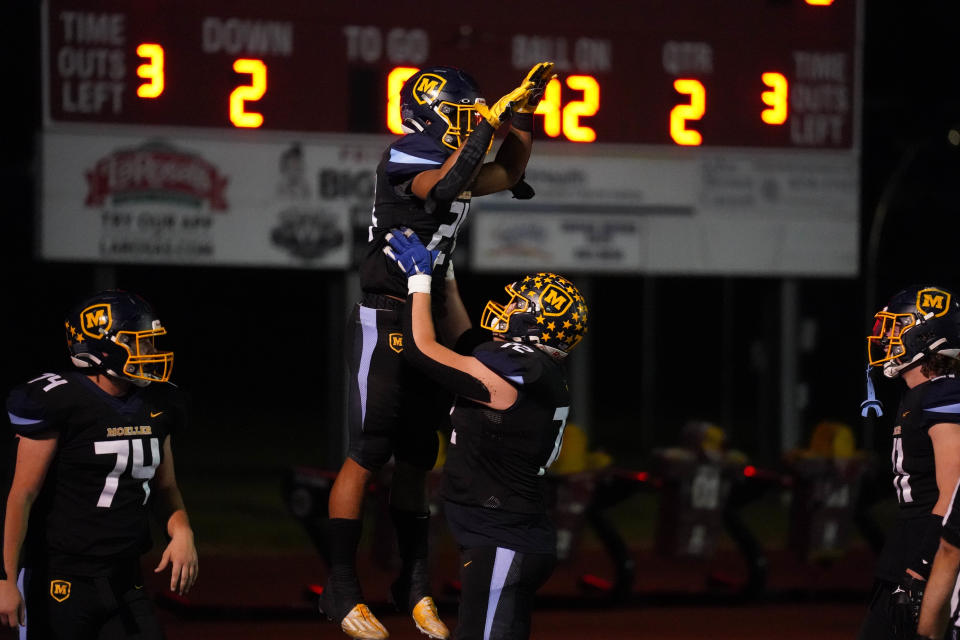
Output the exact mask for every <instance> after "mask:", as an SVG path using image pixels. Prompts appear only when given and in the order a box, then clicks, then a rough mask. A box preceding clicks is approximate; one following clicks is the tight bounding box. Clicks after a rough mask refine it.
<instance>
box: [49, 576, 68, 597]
mask: <svg viewBox="0 0 960 640" xmlns="http://www.w3.org/2000/svg"><path fill="white" fill-rule="evenodd" d="M50 597H51V598H53V599H54V600H56V601H57V602H63V601H64V600H66V599H67V598H69V597H70V583H69V582H67V581H66V580H51V581H50Z"/></svg>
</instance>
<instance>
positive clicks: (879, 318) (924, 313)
mask: <svg viewBox="0 0 960 640" xmlns="http://www.w3.org/2000/svg"><path fill="white" fill-rule="evenodd" d="M874 318H876V322H875V323H874V325H873V333H872V335H870V336H869V337H867V357H868V358H869V362H870V364H871V365H872V366H876V365H880V364H882V365H883V374H884V375H885V376H887V377H888V378H895V377H897V376H899V375H900V373H901V372H902V371H903V370H904V369H906V368H907V367H909V366H911V365H913V364H916V363H918V362H920V361H921V360H922V359H923V358H925V357H926V356H928V355H930V354H933V353H939V354H941V355H944V356H948V357H950V358H957V357H960V303H958V302H957V299H956V296H954V295H953V294H952V293H951V292H950V291H947V290H946V289H943V288H941V287H936V286H915V287H911V288H909V289H904V290H903V291H900V292H899V293H897V294H896V295H895V296H893V298H892V299H891V300H890V302H889V303H887V306H885V307H884V308H883V309H881V310H880V311H878V312H877V313H876V315H874Z"/></svg>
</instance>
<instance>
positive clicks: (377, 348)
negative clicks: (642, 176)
mask: <svg viewBox="0 0 960 640" xmlns="http://www.w3.org/2000/svg"><path fill="white" fill-rule="evenodd" d="M552 69H553V63H551V62H542V63H538V64H536V65H534V66H533V68H532V69H531V70H530V71H529V73H528V74H527V75H526V77H525V78H524V79H523V81H522V83H521V84H520V85H519V86H518V87H517V88H516V89H514V90H512V91H511V92H509V93H508V94H506V95H505V96H503V97H502V98H500V99H499V100H497V101H496V102H495V103H494V104H492V105H487V104H486V103H485V101H484V100H483V98H482V97H481V95H480V91H479V88H478V87H477V84H476V82H475V81H474V80H473V78H471V77H470V75H468V74H467V73H466V72H464V71H463V70H461V69H457V68H454V67H445V66H439V67H427V68H425V69H422V70H420V71H418V72H417V73H415V74H414V75H413V76H411V77H410V79H409V80H407V82H406V83H404V85H403V87H402V88H401V90H400V101H399V102H400V115H401V119H402V122H403V126H404V130H405V131H407V134H406V135H404V136H401V137H400V138H398V139H397V140H395V141H394V142H393V143H391V144H390V145H389V146H388V147H387V148H386V150H385V151H384V153H383V156H382V159H381V161H380V163H379V164H378V166H377V171H376V185H375V196H374V197H375V200H374V205H373V211H372V218H371V225H370V229H369V237H368V242H367V247H366V251H365V254H364V256H363V258H362V260H361V264H360V268H359V275H360V288H361V291H362V294H361V298H360V301H359V302H358V303H357V304H355V305H354V307H353V309H352V312H351V314H350V318H349V319H348V322H347V329H346V342H347V343H346V349H345V351H346V357H347V361H348V368H349V376H350V377H349V384H348V411H347V415H348V423H349V434H350V437H349V448H348V452H347V457H346V460H344V462H343V464H342V466H341V468H340V470H339V472H338V473H337V477H336V480H335V481H334V485H333V487H332V489H331V491H330V498H329V502H328V514H329V520H328V521H327V534H326V538H327V540H328V545H329V546H328V553H327V557H328V558H329V559H330V567H329V575H328V577H327V582H326V585H325V587H324V590H323V593H322V594H321V595H320V599H319V606H320V609H321V611H322V612H323V614H324V615H325V616H326V617H327V618H329V619H331V620H334V621H336V622H338V623H339V624H340V627H341V629H342V630H343V631H344V632H345V633H346V634H347V635H349V636H351V637H353V638H365V639H368V640H376V639H379V638H386V637H388V635H389V634H388V632H387V630H386V628H384V626H383V625H382V624H381V623H380V621H379V620H377V618H376V617H375V616H374V615H373V614H372V613H371V612H370V609H369V607H368V606H367V605H366V604H365V597H364V594H363V591H362V589H361V586H360V581H359V578H358V576H357V571H356V554H357V549H358V546H359V541H360V534H361V528H362V507H363V499H364V495H365V492H366V486H367V484H368V483H369V481H370V479H371V477H372V476H373V474H375V473H377V472H379V471H380V470H381V469H382V468H383V467H384V465H385V464H386V463H387V462H388V461H390V459H391V458H392V459H393V462H394V465H393V467H394V468H393V476H392V478H391V481H390V513H391V519H392V520H393V524H394V527H395V530H396V535H397V543H398V551H399V556H400V565H401V566H400V572H399V576H398V577H397V579H396V580H395V581H394V582H393V584H392V586H391V589H390V591H391V593H390V596H391V599H392V600H393V602H394V604H395V605H396V606H397V607H398V608H399V609H400V610H401V611H404V612H406V613H408V614H410V615H412V617H413V619H414V622H415V624H416V626H417V628H418V629H420V631H422V632H423V633H425V634H427V635H429V636H431V637H433V638H438V639H443V638H447V637H449V635H450V632H449V630H448V629H447V627H446V626H445V625H444V623H443V621H442V620H441V619H440V617H439V614H438V611H437V608H436V604H435V602H434V600H433V597H432V587H431V582H430V576H429V571H428V556H429V553H428V551H429V549H428V546H429V545H428V535H429V514H430V512H429V503H428V499H427V484H426V479H427V473H428V472H429V471H430V470H431V469H432V468H433V466H434V464H435V461H436V459H437V452H438V444H439V443H438V438H437V431H438V430H439V431H445V430H446V429H447V425H448V424H449V415H448V413H449V408H450V403H451V401H452V398H451V397H450V394H449V392H447V391H446V390H445V389H443V388H441V387H440V386H439V385H437V384H435V383H433V382H431V381H430V380H429V379H428V378H426V377H425V376H424V375H423V374H422V373H421V372H419V371H418V370H417V369H416V368H414V367H411V366H410V365H409V364H408V363H407V362H406V361H405V359H404V358H403V356H402V351H403V344H402V338H401V336H402V327H401V315H402V312H403V309H404V306H405V300H406V295H407V282H406V276H405V274H404V273H403V272H402V271H400V269H399V268H398V267H397V265H396V263H395V262H394V261H392V260H390V259H389V258H388V257H387V256H385V255H384V254H383V252H382V249H383V248H384V247H386V246H387V241H386V235H387V232H388V231H389V230H390V229H391V228H395V227H399V226H404V227H408V228H410V229H413V230H414V232H415V233H416V234H417V235H418V236H419V237H420V239H421V241H422V242H423V244H424V245H426V246H427V247H428V248H429V249H430V250H431V251H433V252H434V253H433V255H434V259H435V264H434V265H432V273H433V276H434V278H435V281H436V286H435V288H434V293H435V295H434V300H433V309H434V312H435V314H436V318H437V321H438V330H439V333H440V334H441V336H442V338H443V340H444V341H445V343H446V344H453V340H455V339H456V338H457V337H458V336H460V335H462V334H464V333H465V331H466V330H467V329H468V328H469V327H470V320H469V318H468V317H467V314H466V311H465V310H464V309H463V303H462V301H461V299H460V294H459V292H458V289H457V284H456V278H455V275H454V271H453V262H452V260H451V258H452V255H453V251H454V248H455V246H456V239H457V232H458V230H459V229H460V228H461V226H462V225H463V224H464V223H465V221H466V218H467V214H468V212H469V209H470V203H471V199H472V198H473V197H474V196H482V195H486V194H490V193H496V192H500V191H506V190H510V191H511V192H513V193H514V197H517V198H520V199H526V198H529V197H532V195H533V190H532V189H531V188H530V187H529V185H527V184H526V183H525V182H523V175H524V172H525V170H526V166H527V161H528V160H529V157H530V151H531V148H532V140H533V134H532V132H533V113H534V111H535V110H536V107H537V104H538V102H539V100H540V99H541V98H542V96H543V92H544V90H545V88H546V85H547V83H548V82H549V81H550V80H551V79H552V78H553V77H554V76H553V74H552ZM505 124H509V126H508V127H504V129H506V130H507V133H506V135H505V136H504V137H503V140H502V142H501V144H500V147H499V149H498V150H497V153H496V156H495V158H494V159H493V161H491V162H484V159H485V157H486V154H487V152H488V151H489V150H490V149H491V147H492V143H493V138H494V134H495V132H496V131H497V130H498V129H500V128H501V127H503V125H505Z"/></svg>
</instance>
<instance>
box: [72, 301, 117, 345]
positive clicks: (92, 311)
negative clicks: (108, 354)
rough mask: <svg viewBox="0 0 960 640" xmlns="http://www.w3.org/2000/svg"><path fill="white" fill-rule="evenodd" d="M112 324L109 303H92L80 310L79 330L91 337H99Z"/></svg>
mask: <svg viewBox="0 0 960 640" xmlns="http://www.w3.org/2000/svg"><path fill="white" fill-rule="evenodd" d="M112 325H113V315H112V314H111V313H110V305H109V304H102V303H101V304H94V305H91V306H89V307H87V308H86V309H84V310H83V311H81V312H80V330H81V331H83V333H84V334H85V335H88V336H90V337H91V338H99V337H101V336H102V335H103V333H104V332H105V331H109V330H110V327H111V326H112Z"/></svg>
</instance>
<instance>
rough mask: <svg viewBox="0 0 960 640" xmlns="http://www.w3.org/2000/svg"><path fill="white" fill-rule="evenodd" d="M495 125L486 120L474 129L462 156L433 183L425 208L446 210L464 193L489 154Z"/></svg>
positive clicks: (461, 152) (430, 211)
mask: <svg viewBox="0 0 960 640" xmlns="http://www.w3.org/2000/svg"><path fill="white" fill-rule="evenodd" d="M493 131H494V129H493V127H492V126H491V125H490V123H489V122H487V121H486V120H484V121H483V122H481V123H480V124H479V125H477V128H476V129H474V130H473V133H471V134H470V137H469V138H467V142H466V144H464V145H463V149H461V150H460V157H458V158H457V161H456V162H454V163H453V166H452V167H450V170H449V171H447V175H445V176H443V177H442V178H441V179H440V180H439V182H437V184H435V185H433V189H431V190H430V194H429V195H428V196H427V201H426V202H425V203H424V210H426V212H427V213H430V214H432V213H433V212H434V211H437V210H438V209H439V210H440V211H446V210H447V209H448V208H449V207H450V203H451V202H453V201H454V200H455V199H456V197H457V196H459V195H460V194H461V193H463V190H464V189H466V188H467V185H468V184H469V183H470V181H471V180H473V177H474V174H475V173H476V171H477V167H479V166H480V163H482V162H483V158H484V156H486V155H487V148H488V147H489V146H490V141H491V140H492V139H493Z"/></svg>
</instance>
